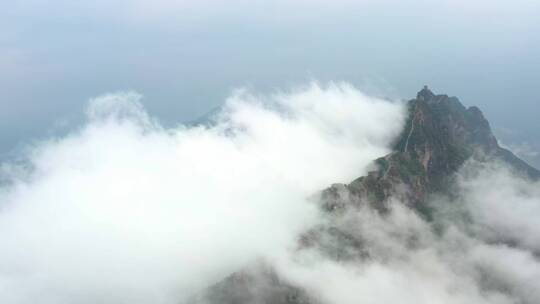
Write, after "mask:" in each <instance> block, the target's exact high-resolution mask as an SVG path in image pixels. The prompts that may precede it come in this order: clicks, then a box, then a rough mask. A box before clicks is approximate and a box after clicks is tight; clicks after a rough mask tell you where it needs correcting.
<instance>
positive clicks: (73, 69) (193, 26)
mask: <svg viewBox="0 0 540 304" xmlns="http://www.w3.org/2000/svg"><path fill="white" fill-rule="evenodd" d="M539 16H540V1H536V0H517V1H498V0H491V1H487V0H479V1H470V0H468V1H465V0H453V1H451V0H441V1H421V0H405V1H396V0H393V1H391V0H378V1H375V0H366V1H352V0H350V1H349V0H334V1H322V0H314V1H307V0H299V1H285V0H277V1H248V0H231V1H209V0H202V1H200V0H199V1H184V0H180V1H172V0H156V1H143V0H120V1H105V0H95V1H67V0H59V1H50V0H47V1H45V0H26V1H6V0H0V151H1V152H2V153H3V154H5V153H6V151H9V150H10V149H12V148H13V147H15V146H16V145H17V144H20V143H21V142H26V141H28V140H30V139H33V138H36V137H38V138H39V137H43V136H45V135H47V134H50V133H51V132H53V131H55V130H57V129H61V128H62V126H64V125H66V124H73V123H77V121H78V120H79V119H80V117H82V113H83V109H84V107H85V105H86V103H87V101H88V99H89V98H91V97H95V96H97V95H100V94H103V93H106V92H115V91H120V90H135V91H137V92H140V93H141V94H143V95H144V96H145V98H144V99H143V101H142V102H143V103H144V105H145V107H146V108H147V109H148V111H149V112H150V113H151V114H152V115H156V116H158V117H160V118H161V119H163V120H164V121H165V122H166V123H175V122H180V121H186V120H190V119H193V118H195V117H197V116H199V115H201V114H203V113H205V112H207V111H208V110H210V109H211V108H213V107H215V106H217V105H219V104H221V103H222V102H223V100H224V99H225V98H226V97H227V96H229V95H230V92H231V90H232V89H234V88H237V87H246V86H247V87H249V88H251V89H253V90H255V91H268V90H272V89H275V88H290V87H292V86H294V85H297V84H303V83H306V82H307V81H309V80H311V79H317V80H319V81H321V82H325V81H329V80H338V81H339V80H345V81H348V82H351V83H353V84H355V85H357V86H358V87H360V88H363V89H364V90H367V91H369V92H372V93H376V94H381V95H386V96H392V97H397V96H399V97H404V98H410V97H413V96H414V94H415V93H416V91H418V89H419V88H420V87H421V86H422V85H423V84H429V85H430V86H431V87H432V88H433V90H434V91H435V92H440V93H447V94H449V95H456V96H458V97H460V99H461V100H462V102H463V103H465V104H466V105H478V106H480V107H481V108H482V109H483V111H484V112H485V114H486V115H487V117H488V118H489V119H490V121H491V122H492V125H493V126H494V128H495V129H496V132H497V133H498V135H500V137H503V139H504V141H505V143H506V144H508V145H513V146H514V148H515V149H520V152H521V153H523V155H522V156H524V155H525V154H528V155H529V157H530V159H534V155H535V153H536V152H535V151H537V150H539V149H540V139H538V138H539V137H538V135H539V132H538V131H537V130H538V127H540V125H539V124H538V118H537V116H538V113H539V111H538V109H539V106H538V104H539V103H540V97H538V96H539V95H538V92H537V91H538V88H539V85H540V81H539V77H538V72H539V71H540V55H539V54H540V37H539V36H540V35H539V33H540V18H539Z"/></svg>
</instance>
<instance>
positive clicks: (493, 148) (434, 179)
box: [321, 86, 540, 211]
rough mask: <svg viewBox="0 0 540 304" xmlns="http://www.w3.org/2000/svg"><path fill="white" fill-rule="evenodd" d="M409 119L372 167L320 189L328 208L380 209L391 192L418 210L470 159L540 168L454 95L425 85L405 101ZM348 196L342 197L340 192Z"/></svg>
mask: <svg viewBox="0 0 540 304" xmlns="http://www.w3.org/2000/svg"><path fill="white" fill-rule="evenodd" d="M407 106H408V111H409V118H408V120H407V123H406V126H405V128H404V130H403V133H402V135H401V136H400V137H399V138H398V140H397V141H396V143H395V146H394V149H393V152H392V153H391V154H389V155H386V156H384V157H382V158H379V159H377V160H376V161H375V164H376V167H377V169H376V170H373V171H371V172H369V173H368V175H367V176H363V177H360V178H358V179H356V180H354V181H352V182H351V183H350V184H334V185H332V186H331V187H330V188H328V189H326V190H324V191H323V192H322V195H321V197H322V200H323V201H324V202H325V208H326V209H327V210H335V209H337V208H343V207H345V205H347V204H350V203H351V202H352V203H355V202H356V203H364V202H368V203H370V204H371V205H372V206H373V207H375V208H377V209H380V210H384V208H385V202H386V201H387V200H388V199H389V198H390V197H391V196H397V197H399V198H400V199H401V200H402V201H403V202H406V203H408V204H410V205H411V206H414V207H415V208H417V209H419V210H420V211H422V209H423V208H424V207H425V206H424V203H425V201H426V199H427V197H428V196H429V195H430V194H433V193H443V194H444V193H445V192H447V191H448V189H449V188H450V187H449V185H450V184H451V180H452V178H453V175H454V173H455V172H457V171H458V169H459V168H460V167H461V166H462V165H463V163H464V162H465V161H466V160H468V159H469V158H471V157H473V158H475V159H477V160H480V161H487V160H494V161H501V162H504V163H506V164H508V165H509V166H510V167H512V168H513V169H514V170H515V171H516V172H518V173H520V174H523V175H525V176H528V177H529V178H533V179H538V178H540V172H539V171H538V170H536V169H535V168H533V167H531V166H529V165H528V164H527V163H525V162H524V161H522V160H520V159H519V158H518V157H516V156H515V155H514V154H513V153H512V152H510V151H508V150H506V149H504V148H502V147H500V146H499V144H498V143H497V139H496V138H495V136H494V135H493V133H492V131H491V127H490V125H489V122H488V121H487V120H486V118H485V117H484V115H483V114H482V112H481V111H480V109H478V108H477V107H469V108H466V107H465V106H463V105H462V104H461V103H460V102H459V100H458V99H457V98H456V97H448V96H447V95H435V94H434V93H433V92H431V90H429V88H427V86H426V87H424V88H423V89H422V90H421V91H420V92H418V94H417V97H416V98H415V99H412V100H410V101H409V102H408V105H407ZM344 194H345V195H346V197H342V195H344Z"/></svg>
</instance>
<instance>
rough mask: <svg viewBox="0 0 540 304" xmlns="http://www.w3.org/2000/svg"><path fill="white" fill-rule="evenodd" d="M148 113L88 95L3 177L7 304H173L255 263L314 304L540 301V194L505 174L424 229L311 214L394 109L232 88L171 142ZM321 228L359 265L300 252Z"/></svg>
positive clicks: (443, 206) (352, 97) (399, 217)
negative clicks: (64, 130) (63, 127)
mask: <svg viewBox="0 0 540 304" xmlns="http://www.w3.org/2000/svg"><path fill="white" fill-rule="evenodd" d="M141 98H142V96H141V95H139V94H137V93H134V92H121V93H114V94H107V95H103V96H100V97H97V98H94V99H92V100H90V102H89V105H88V108H87V110H86V113H87V120H86V122H85V123H84V124H82V125H81V126H79V127H78V128H76V129H74V130H72V131H71V132H69V134H67V135H65V136H60V137H57V138H49V139H47V140H43V141H40V142H38V143H35V144H33V145H31V146H29V147H28V149H27V150H26V152H25V154H24V155H22V156H21V157H20V159H19V160H18V161H17V162H8V163H4V164H2V171H1V174H2V175H1V180H2V185H1V186H0V299H1V300H0V302H1V303H6V304H27V303H28V304H29V303H36V302H39V303H44V304H67V303H78V304H84V303H92V304H93V303H135V304H136V303H163V304H169V303H180V302H181V301H183V300H185V299H186V298H188V297H190V296H192V295H193V294H196V293H197V292H199V291H201V290H204V288H206V287H207V286H210V285H212V284H215V283H216V282H219V281H220V280H222V279H223V278H224V277H226V276H228V275H229V274H231V273H233V272H235V271H237V270H239V269H242V268H243V267H244V266H245V265H248V264H249V263H251V262H252V261H254V260H256V259H259V258H265V259H266V260H267V261H270V263H271V264H272V266H273V267H275V269H276V271H277V272H278V274H279V275H280V276H282V277H284V278H285V279H286V280H288V281H289V282H290V283H291V284H294V285H296V286H299V287H301V288H303V289H305V290H307V291H308V292H309V293H310V294H312V296H313V297H314V298H316V299H317V300H318V301H320V302H322V303H336V304H337V303H339V304H348V303H396V302H399V303H404V304H407V303H415V304H418V303H538V302H540V288H538V287H540V283H539V282H540V261H539V258H538V253H539V252H540V245H539V244H540V224H539V222H538V221H537V219H538V218H539V217H540V185H539V184H538V183H535V182H530V181H526V180H524V179H523V178H521V177H519V176H516V175H514V174H513V173H511V172H510V171H509V170H507V169H506V168H505V167H504V166H502V165H500V164H493V165H481V164H476V163H474V162H470V163H468V164H467V165H466V166H465V168H464V169H463V170H462V171H461V172H460V173H459V178H458V185H457V186H456V189H457V193H459V195H457V196H456V197H457V198H452V199H449V198H445V197H440V198H436V199H434V200H433V202H432V204H433V208H434V210H436V212H435V215H434V220H433V221H432V222H428V221H426V220H425V219H423V218H422V217H421V216H419V215H418V214H417V213H415V212H414V211H413V210H411V209H409V208H407V207H405V205H404V204H402V202H398V201H394V202H393V203H392V204H391V212H390V213H388V214H384V215H382V214H379V213H377V212H375V211H373V210H371V209H370V208H367V207H365V208H360V209H358V210H351V211H350V212H348V213H347V214H345V215H341V216H339V217H334V216H326V215H322V214H321V213H320V212H319V211H318V210H317V205H316V204H315V203H314V202H313V201H312V200H310V199H309V198H310V197H312V195H313V194H314V193H316V192H317V191H319V190H321V189H324V188H326V187H327V186H328V185H330V184H332V183H335V182H349V181H351V180H352V179H354V178H356V177H359V176H362V175H364V174H366V172H367V170H368V168H369V166H370V164H371V161H372V160H373V159H376V158H377V157H380V156H383V155H385V154H387V153H389V152H390V147H391V145H392V142H393V140H394V139H395V138H396V137H397V136H398V135H399V134H400V132H401V131H402V128H403V125H404V121H405V114H406V110H405V105H404V104H403V103H402V102H398V101H388V100H383V99H380V98H375V97H370V96H367V95H366V94H363V93H362V92H360V91H359V90H357V89H355V88H354V87H352V86H350V85H348V84H328V85H324V86H321V85H318V84H310V85H306V86H305V87H300V88H297V89H294V90H290V91H287V92H276V93H274V94H271V95H258V94H256V93H252V92H249V91H243V90H240V91H237V92H235V93H234V94H233V95H232V96H231V97H229V98H228V99H227V100H226V102H225V103H224V106H223V107H222V108H221V109H220V110H219V111H218V113H216V114H214V115H213V116H212V117H210V118H208V121H207V122H206V123H203V124H199V125H182V124H181V125H178V126H177V127H173V128H168V127H164V126H163V125H161V124H160V122H159V121H158V120H157V119H156V118H154V117H152V116H151V115H150V114H148V113H147V112H146V111H145V109H144V107H143V105H142V103H141ZM471 168H472V169H471ZM315 225H331V226H335V227H338V228H339V229H341V230H342V231H346V232H347V233H349V234H350V235H353V236H355V237H356V238H358V239H360V240H362V243H363V244H364V248H363V250H366V251H367V252H368V255H367V257H363V258H361V259H347V260H336V259H334V258H332V257H329V256H327V255H325V253H324V252H321V251H320V250H318V249H316V248H315V249H311V250H303V251H298V250H296V249H294V248H296V242H297V238H298V236H299V235H300V234H301V233H302V232H304V231H306V229H309V228H310V227H313V226H315Z"/></svg>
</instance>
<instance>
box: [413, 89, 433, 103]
mask: <svg viewBox="0 0 540 304" xmlns="http://www.w3.org/2000/svg"><path fill="white" fill-rule="evenodd" d="M434 97H435V94H433V92H432V91H431V90H430V89H429V87H428V86H427V85H425V86H424V87H423V88H422V90H420V92H418V94H416V99H418V100H426V101H427V100H431V99H433V98H434Z"/></svg>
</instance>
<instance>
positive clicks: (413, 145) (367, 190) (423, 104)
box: [191, 86, 540, 304]
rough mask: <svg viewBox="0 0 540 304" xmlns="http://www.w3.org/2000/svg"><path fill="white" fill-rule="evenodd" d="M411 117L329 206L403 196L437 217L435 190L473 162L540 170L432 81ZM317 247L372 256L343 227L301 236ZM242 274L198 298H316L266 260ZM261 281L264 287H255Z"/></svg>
mask: <svg viewBox="0 0 540 304" xmlns="http://www.w3.org/2000/svg"><path fill="white" fill-rule="evenodd" d="M407 110H408V118H407V120H406V124H405V127H404V129H403V131H402V133H401V135H400V136H399V137H398V138H397V140H396V141H395V143H394V145H393V151H392V152H391V153H390V154H388V155H386V156H384V157H381V158H379V159H376V160H374V163H373V170H372V171H370V172H369V173H368V174H367V175H366V176H362V177H358V178H357V179H355V180H353V181H352V182H350V183H348V184H333V185H331V186H330V187H329V188H327V189H324V190H322V191H321V192H320V193H319V194H317V195H316V199H317V201H318V202H320V204H321V210H322V211H323V212H325V213H327V214H332V215H333V216H337V217H339V215H340V214H341V212H340V211H342V210H346V209H347V208H354V207H358V206H361V205H366V204H367V205H369V206H371V207H372V208H373V209H374V210H376V211H377V212H382V213H384V212H386V211H387V206H388V201H389V200H390V199H392V198H397V200H398V201H400V202H403V203H405V204H407V206H408V207H410V208H412V209H413V210H414V211H415V212H417V213H418V214H420V215H421V216H423V217H424V218H425V219H426V220H428V221H429V218H430V210H429V205H428V204H427V202H428V200H429V198H430V196H432V195H452V193H451V189H452V185H453V182H454V179H455V173H456V172H457V171H458V170H459V169H460V168H461V167H462V166H463V165H464V163H465V162H466V161H468V160H471V159H472V160H475V161H478V162H500V163H503V164H506V165H507V167H509V168H511V169H512V170H513V171H514V173H516V174H518V175H521V176H523V177H525V178H528V179H533V180H538V179H540V171H538V170H537V169H535V168H533V167H531V166H529V165H528V164H527V163H525V162H524V161H523V160H521V159H519V158H518V157H516V156H515V155H514V154H513V153H512V152H511V151H509V150H506V149H504V148H502V147H501V146H500V145H499V144H498V142H497V139H496V138H495V136H494V135H493V133H492V130H491V127H490V124H489V122H488V121H487V119H486V118H485V117H484V115H483V114H482V112H481V111H480V109H479V108H477V107H474V106H473V107H468V108H467V107H465V106H464V105H463V104H462V103H461V102H460V101H459V100H458V98H456V97H449V96H447V95H437V94H434V93H433V92H432V91H431V90H430V89H429V88H428V87H427V86H425V87H424V88H423V89H422V90H421V91H420V92H418V94H417V96H416V98H414V99H412V100H409V101H408V102H407ZM309 247H317V248H318V249H321V250H322V251H324V252H325V253H326V254H327V255H329V256H332V257H333V258H334V259H337V260H342V259H349V260H350V259H365V258H369V252H366V251H365V250H363V245H362V240H359V239H355V237H354V236H352V235H350V234H349V233H347V231H345V230H343V229H340V227H339V225H337V226H332V225H330V226H328V225H326V226H323V225H321V226H320V227H313V229H311V230H309V231H306V232H305V234H303V235H302V236H301V237H300V238H299V248H309ZM256 264H257V265H256V266H254V267H248V268H247V269H245V270H241V271H238V272H236V273H234V274H232V275H230V276H229V277H227V278H226V279H224V280H223V281H222V282H220V283H218V284H216V285H214V286H212V287H210V288H208V289H207V290H206V291H205V292H204V293H203V294H200V295H198V296H197V297H196V298H194V299H193V300H192V301H191V303H207V304H214V303H215V304H218V303H219V304H221V303H231V304H232V303H235V304H244V303H245V304H247V303H273V304H292V303H305V304H306V303H316V300H314V299H313V298H311V297H310V296H309V295H308V294H307V293H306V292H304V291H302V290H301V289H300V288H297V287H295V286H292V285H291V284H288V283H287V282H285V281H283V280H282V279H280V278H279V277H278V275H277V274H276V273H275V272H274V271H273V270H272V269H271V267H270V266H267V265H264V263H262V262H261V263H256ZM254 286H256V288H255V287H254Z"/></svg>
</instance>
